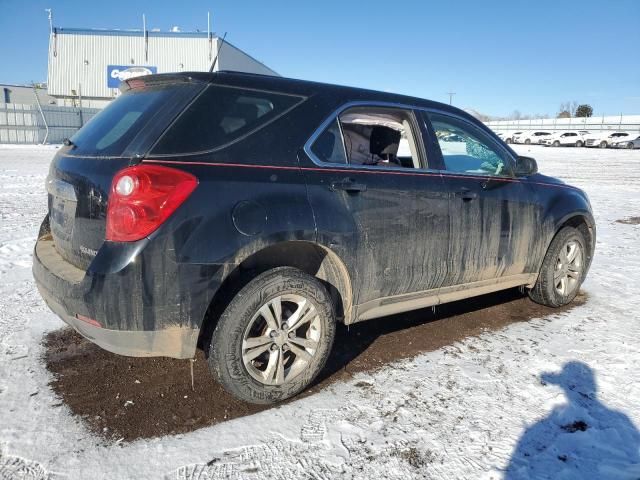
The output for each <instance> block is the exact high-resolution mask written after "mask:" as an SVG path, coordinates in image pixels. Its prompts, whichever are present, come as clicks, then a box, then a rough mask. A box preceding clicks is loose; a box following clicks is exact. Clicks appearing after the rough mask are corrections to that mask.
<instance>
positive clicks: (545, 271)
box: [529, 227, 587, 307]
mask: <svg viewBox="0 0 640 480" xmlns="http://www.w3.org/2000/svg"><path fill="white" fill-rule="evenodd" d="M569 242H577V243H578V244H579V245H580V248H581V255H582V270H581V272H580V277H579V279H578V280H577V284H576V285H575V287H574V288H573V289H572V290H571V291H569V292H567V293H566V294H564V295H563V294H561V293H560V292H559V291H558V290H557V289H556V282H555V281H554V274H555V273H556V272H557V270H556V265H557V262H558V260H559V257H560V254H561V250H562V249H563V248H566V246H567V245H568V244H569ZM586 268H587V243H586V241H585V239H584V236H583V235H582V233H580V231H579V230H576V229H575V228H573V227H563V228H562V229H561V230H560V231H559V232H558V233H557V234H556V236H555V237H554V238H553V240H552V241H551V245H549V249H548V250H547V253H546V255H545V257H544V261H543V262H542V267H541V268H540V273H539V275H538V280H537V282H536V284H535V285H534V287H533V288H532V289H531V290H529V298H531V300H533V301H534V302H536V303H539V304H541V305H546V306H547V307H562V306H563V305H567V304H568V303H570V302H571V301H572V300H573V299H574V298H575V297H576V295H577V294H578V292H579V291H580V286H581V285H582V282H583V281H584V277H585V273H586Z"/></svg>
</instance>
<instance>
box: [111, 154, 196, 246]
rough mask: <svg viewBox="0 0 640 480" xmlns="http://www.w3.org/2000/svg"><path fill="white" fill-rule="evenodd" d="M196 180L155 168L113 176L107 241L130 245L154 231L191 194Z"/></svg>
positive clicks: (134, 169)
mask: <svg viewBox="0 0 640 480" xmlns="http://www.w3.org/2000/svg"><path fill="white" fill-rule="evenodd" d="M196 186H198V179H197V178H196V177H194V176H193V175H191V174H190V173H187V172H184V171H182V170H178V169H175V168H169V167H161V166H158V165H138V166H135V167H128V168H125V169H123V170H120V171H119V172H118V173H116V176H115V177H113V182H112V183H111V192H110V193H109V203H108V205H107V234H106V238H107V240H111V241H113V242H133V241H135V240H140V239H141V238H144V237H146V236H147V235H149V234H151V233H152V232H153V231H155V230H156V229H157V228H158V227H159V226H160V225H162V223H163V222H164V221H165V220H166V219H167V218H169V216H170V215H171V214H172V213H173V212H175V210H176V209H177V208H178V207H179V206H180V205H181V204H182V203H183V202H184V201H185V200H186V199H187V198H188V197H189V195H191V193H192V192H193V190H194V189H195V188H196Z"/></svg>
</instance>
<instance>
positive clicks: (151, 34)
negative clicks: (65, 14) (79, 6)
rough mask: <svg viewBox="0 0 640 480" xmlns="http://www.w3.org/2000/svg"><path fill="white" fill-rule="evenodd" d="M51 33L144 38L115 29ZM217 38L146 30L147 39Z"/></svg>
mask: <svg viewBox="0 0 640 480" xmlns="http://www.w3.org/2000/svg"><path fill="white" fill-rule="evenodd" d="M53 33H54V34H58V35H102V36H110V37H144V31H143V30H141V29H117V28H66V27H65V28H62V27H54V28H53ZM208 35H211V38H218V35H216V34H215V33H213V32H210V33H209V34H207V32H171V31H157V30H147V36H148V37H160V38H181V37H182V38H208Z"/></svg>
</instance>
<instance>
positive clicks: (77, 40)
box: [48, 29, 275, 98]
mask: <svg viewBox="0 0 640 480" xmlns="http://www.w3.org/2000/svg"><path fill="white" fill-rule="evenodd" d="M147 35H148V39H147V42H148V43H147V45H146V48H145V37H144V34H143V32H142V31H114V30H109V31H104V32H100V31H97V30H72V29H55V30H54V33H52V34H51V38H50V42H49V71H48V92H49V94H50V95H55V96H76V95H79V94H81V95H82V96H83V97H102V98H109V97H114V96H116V92H117V89H116V88H108V87H107V66H108V65H123V66H125V65H126V66H147V67H149V66H152V67H157V69H158V70H157V71H158V73H168V72H180V71H208V70H209V67H210V65H211V62H212V59H213V58H214V57H215V55H216V52H217V49H218V44H219V43H220V40H219V39H218V38H216V37H213V38H212V41H211V43H210V42H209V38H208V37H207V34H206V33H187V32H184V33H170V32H147ZM225 56H227V57H228V58H226V57H225ZM225 65H226V66H225ZM232 67H233V68H234V69H237V70H241V71H246V72H252V73H264V74H267V75H269V74H274V73H275V72H273V70H271V69H269V68H268V67H266V66H265V65H263V64H261V63H260V62H258V61H257V60H255V59H253V58H252V57H250V56H249V55H247V54H245V53H244V52H242V51H241V50H239V49H237V48H236V47H234V46H232V45H230V44H229V45H226V46H225V47H224V48H223V49H222V52H221V56H220V58H219V59H218V65H217V68H216V70H219V69H225V68H232ZM72 91H75V94H74V93H73V92H72Z"/></svg>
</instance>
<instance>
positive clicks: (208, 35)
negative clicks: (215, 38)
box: [207, 12, 211, 60]
mask: <svg viewBox="0 0 640 480" xmlns="http://www.w3.org/2000/svg"><path fill="white" fill-rule="evenodd" d="M207 39H208V40H209V60H211V12H207Z"/></svg>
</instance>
